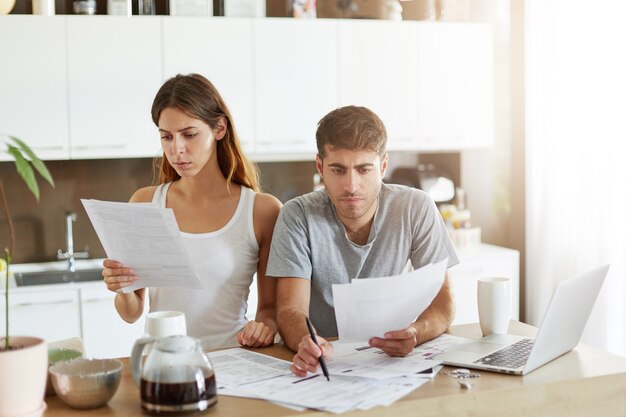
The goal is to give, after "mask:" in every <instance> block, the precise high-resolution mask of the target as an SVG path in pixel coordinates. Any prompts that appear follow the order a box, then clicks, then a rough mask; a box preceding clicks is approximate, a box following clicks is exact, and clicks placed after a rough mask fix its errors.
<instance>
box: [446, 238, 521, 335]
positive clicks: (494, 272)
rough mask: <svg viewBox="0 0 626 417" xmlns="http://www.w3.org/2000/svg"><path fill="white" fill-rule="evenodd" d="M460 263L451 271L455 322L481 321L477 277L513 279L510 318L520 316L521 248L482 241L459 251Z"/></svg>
mask: <svg viewBox="0 0 626 417" xmlns="http://www.w3.org/2000/svg"><path fill="white" fill-rule="evenodd" d="M458 255H459V260H460V261H461V262H460V263H459V264H458V265H455V266H453V267H452V268H450V270H449V271H448V277H449V279H450V285H451V287H452V295H453V298H454V304H455V308H456V316H455V318H454V322H453V323H452V324H465V323H478V303H477V299H476V298H477V288H478V284H477V283H478V280H479V279H481V278H488V277H504V278H509V279H510V280H511V300H512V303H511V318H512V319H516V320H518V319H519V252H518V251H515V250H512V249H506V248H500V247H497V246H492V245H486V244H483V245H481V246H480V247H479V248H476V250H474V251H472V250H468V251H459V252H458Z"/></svg>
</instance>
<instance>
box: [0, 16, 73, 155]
mask: <svg viewBox="0 0 626 417" xmlns="http://www.w3.org/2000/svg"><path fill="white" fill-rule="evenodd" d="M0 61H1V62H2V63H1V64H0V133H3V134H7V135H12V136H16V137H18V138H20V139H23V140H24V141H26V142H27V143H28V144H29V145H30V146H31V147H32V148H33V150H34V151H35V152H36V153H37V155H38V156H39V157H41V158H44V159H67V157H68V143H67V137H68V125H67V123H68V112H67V71H66V66H65V62H66V55H65V20H64V19H62V18H46V17H41V16H36V17H34V18H33V16H0ZM6 159H8V155H6V154H2V153H0V160H6Z"/></svg>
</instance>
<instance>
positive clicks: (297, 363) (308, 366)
mask: <svg viewBox="0 0 626 417" xmlns="http://www.w3.org/2000/svg"><path fill="white" fill-rule="evenodd" d="M316 339H317V342H318V343H319V344H320V345H319V347H318V346H317V345H316V344H315V343H314V342H313V339H311V336H309V335H306V336H304V337H303V338H302V340H301V341H300V343H299V344H298V352H297V353H296V355H295V356H294V357H293V363H292V364H291V372H293V373H294V374H296V375H297V376H306V374H307V372H317V368H318V366H319V364H320V361H319V357H320V356H324V358H325V359H327V358H328V359H329V358H331V357H332V356H333V345H331V344H330V342H328V341H326V340H325V339H324V338H323V337H319V336H316Z"/></svg>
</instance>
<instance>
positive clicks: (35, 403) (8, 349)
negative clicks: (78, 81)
mask: <svg viewBox="0 0 626 417" xmlns="http://www.w3.org/2000/svg"><path fill="white" fill-rule="evenodd" d="M0 144H1V145H3V146H5V147H6V151H7V153H8V154H9V155H10V156H11V157H12V159H13V160H14V161H15V168H16V170H17V172H18V174H19V175H20V177H22V179H23V180H24V182H25V183H26V185H27V186H28V189H29V190H30V191H31V193H32V194H33V195H34V196H35V199H36V200H37V201H39V186H38V185H37V179H36V173H39V175H40V176H41V177H42V178H44V179H45V180H46V181H47V182H48V183H50V185H52V186H54V182H53V180H52V176H51V175H50V172H49V171H48V169H47V168H46V166H45V165H44V163H43V162H42V161H41V160H40V159H39V158H38V157H37V156H36V155H35V153H34V152H33V151H32V150H31V149H30V147H29V146H28V145H26V144H25V143H24V142H23V141H21V140H19V139H18V138H16V137H13V136H4V135H0ZM0 204H2V209H3V211H4V214H5V216H6V221H7V228H8V231H9V246H8V247H7V248H5V249H4V262H3V264H5V265H4V266H5V271H4V279H5V284H6V285H5V294H4V295H5V303H6V305H5V309H6V311H5V312H6V318H5V337H4V338H2V339H0V416H18V415H23V414H31V413H36V412H37V411H38V410H41V411H43V408H44V407H45V403H44V402H43V398H44V392H45V387H46V376H47V370H48V349H47V346H46V343H45V341H44V340H43V339H39V338H36V337H26V336H13V337H10V336H9V270H10V267H11V255H13V248H14V245H15V233H14V230H13V222H12V219H11V214H10V212H9V201H8V199H7V196H6V194H5V190H4V185H3V183H2V179H1V178H0Z"/></svg>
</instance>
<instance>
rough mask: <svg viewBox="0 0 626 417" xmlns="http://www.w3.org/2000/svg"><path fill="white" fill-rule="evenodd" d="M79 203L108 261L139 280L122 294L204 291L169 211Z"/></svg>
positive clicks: (142, 205)
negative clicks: (168, 289)
mask: <svg viewBox="0 0 626 417" xmlns="http://www.w3.org/2000/svg"><path fill="white" fill-rule="evenodd" d="M81 201H82V203H83V205H84V206H85V210H86V211H87V215H88V216H89V219H90V220H91V223H92V224H93V227H94V229H95V230H96V233H97V234H98V238H99V239H100V242H101V243H102V246H103V247H104V251H105V252H106V254H107V257H108V258H110V259H115V260H116V261H119V262H121V263H122V264H124V265H125V266H128V267H130V268H132V269H133V270H134V271H135V274H136V275H137V276H138V277H139V278H138V279H137V281H135V282H134V283H133V284H131V285H129V286H128V287H125V288H123V289H122V291H123V292H125V293H127V292H131V291H134V290H136V289H139V288H145V287H180V288H202V287H203V286H202V283H201V281H200V278H199V277H198V273H197V271H196V270H195V269H194V268H193V267H192V266H191V262H190V261H189V255H188V254H187V250H186V247H185V245H184V243H183V240H182V237H181V234H180V230H179V229H178V225H177V223H176V218H175V217H174V212H173V211H172V209H166V208H159V207H156V206H155V205H154V204H152V203H117V202H110V201H98V200H85V199H83V200H81Z"/></svg>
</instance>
